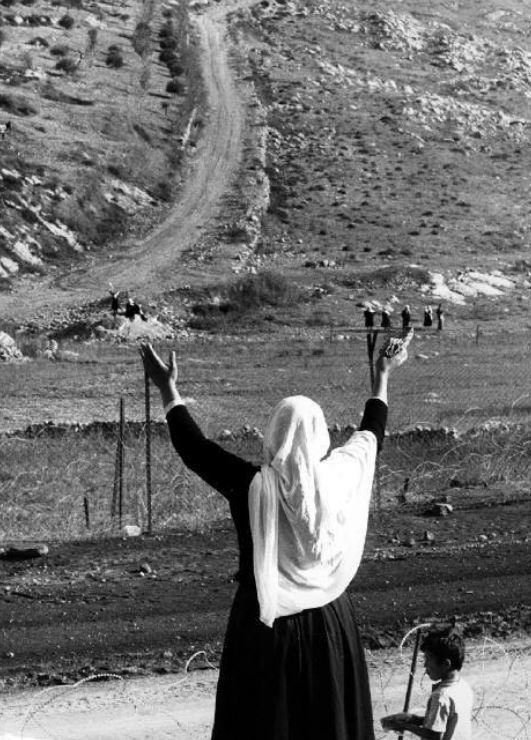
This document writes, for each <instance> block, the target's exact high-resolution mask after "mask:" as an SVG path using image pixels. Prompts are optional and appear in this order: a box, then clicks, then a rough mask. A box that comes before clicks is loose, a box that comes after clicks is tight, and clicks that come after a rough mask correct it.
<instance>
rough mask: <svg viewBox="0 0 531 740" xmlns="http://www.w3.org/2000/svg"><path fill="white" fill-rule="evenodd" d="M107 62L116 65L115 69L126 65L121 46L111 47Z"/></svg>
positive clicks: (111, 65)
mask: <svg viewBox="0 0 531 740" xmlns="http://www.w3.org/2000/svg"><path fill="white" fill-rule="evenodd" d="M105 64H106V65H107V66H108V67H114V69H119V68H120V67H123V66H124V58H123V56H122V52H121V50H120V48H119V47H114V48H113V47H109V50H108V51H107V57H106V59H105Z"/></svg>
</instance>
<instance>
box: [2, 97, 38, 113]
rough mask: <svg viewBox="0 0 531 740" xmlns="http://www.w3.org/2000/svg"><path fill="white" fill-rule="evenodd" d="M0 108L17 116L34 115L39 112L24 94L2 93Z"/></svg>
mask: <svg viewBox="0 0 531 740" xmlns="http://www.w3.org/2000/svg"><path fill="white" fill-rule="evenodd" d="M0 109H2V110H5V111H7V112H8V113H14V114H15V115H17V116H34V115H36V114H37V113H38V112H39V111H38V110H37V108H35V107H34V106H33V105H32V104H31V103H28V102H27V100H26V99H25V98H24V97H23V96H22V95H10V94H9V93H0Z"/></svg>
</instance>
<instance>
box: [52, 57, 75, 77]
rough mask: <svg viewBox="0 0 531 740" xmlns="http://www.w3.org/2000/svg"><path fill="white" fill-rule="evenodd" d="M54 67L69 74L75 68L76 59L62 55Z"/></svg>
mask: <svg viewBox="0 0 531 740" xmlns="http://www.w3.org/2000/svg"><path fill="white" fill-rule="evenodd" d="M55 69H58V70H59V71H61V72H64V73H65V74H67V75H71V74H73V73H74V72H75V71H76V69H77V60H76V59H72V57H63V58H62V59H59V61H58V62H57V64H56V65H55Z"/></svg>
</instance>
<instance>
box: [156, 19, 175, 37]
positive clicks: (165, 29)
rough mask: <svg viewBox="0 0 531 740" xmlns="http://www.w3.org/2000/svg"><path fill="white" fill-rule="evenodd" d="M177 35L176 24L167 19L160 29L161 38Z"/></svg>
mask: <svg viewBox="0 0 531 740" xmlns="http://www.w3.org/2000/svg"><path fill="white" fill-rule="evenodd" d="M171 36H175V26H174V25H173V23H172V21H167V22H166V23H165V24H164V25H163V26H162V28H161V29H160V30H159V39H166V38H169V37H171Z"/></svg>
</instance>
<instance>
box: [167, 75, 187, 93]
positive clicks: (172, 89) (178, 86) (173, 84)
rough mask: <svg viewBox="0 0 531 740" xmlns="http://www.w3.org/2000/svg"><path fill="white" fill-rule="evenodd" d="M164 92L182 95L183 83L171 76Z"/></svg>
mask: <svg viewBox="0 0 531 740" xmlns="http://www.w3.org/2000/svg"><path fill="white" fill-rule="evenodd" d="M166 92H168V93H172V94H173V95H182V94H183V93H184V85H183V83H182V82H181V81H180V80H178V79H177V78H175V77H174V78H173V79H172V80H170V81H169V82H168V84H167V85H166Z"/></svg>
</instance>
